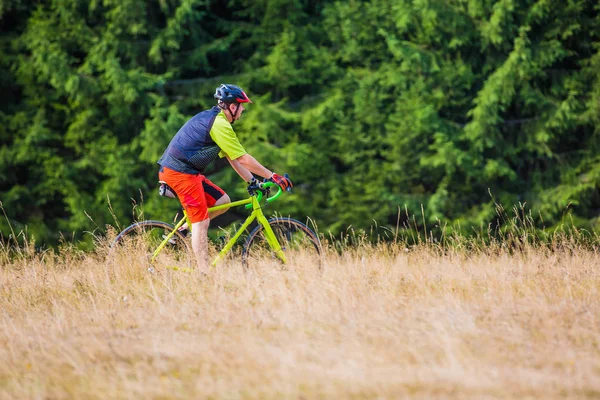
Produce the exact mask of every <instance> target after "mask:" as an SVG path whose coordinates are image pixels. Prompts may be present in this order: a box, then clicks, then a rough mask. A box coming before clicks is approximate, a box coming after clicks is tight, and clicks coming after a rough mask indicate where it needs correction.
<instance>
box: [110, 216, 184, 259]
mask: <svg viewBox="0 0 600 400" xmlns="http://www.w3.org/2000/svg"><path fill="white" fill-rule="evenodd" d="M173 229H174V227H173V225H171V224H168V223H166V222H162V221H154V220H148V221H140V222H137V223H135V224H133V225H130V226H128V227H127V228H125V229H124V230H123V231H122V232H121V233H119V234H118V235H117V237H116V238H115V240H114V241H113V243H112V244H111V247H110V251H109V255H110V258H111V259H112V260H113V262H118V263H126V264H128V265H130V264H133V265H134V266H139V267H140V268H144V269H147V270H149V271H154V270H155V269H156V268H170V269H187V270H191V268H192V265H195V259H194V254H193V252H192V249H191V245H190V243H188V240H186V238H185V237H184V236H183V235H181V234H180V233H179V232H175V234H174V235H173V236H172V237H171V238H170V239H169V242H168V243H167V244H166V245H165V246H164V247H163V248H162V249H161V250H160V251H159V252H158V254H157V255H156V257H153V255H154V252H155V251H156V250H157V249H158V247H159V245H160V244H161V243H162V242H163V241H164V239H165V237H166V236H167V235H168V234H169V233H171V232H172V231H173ZM193 263H194V264H193Z"/></svg>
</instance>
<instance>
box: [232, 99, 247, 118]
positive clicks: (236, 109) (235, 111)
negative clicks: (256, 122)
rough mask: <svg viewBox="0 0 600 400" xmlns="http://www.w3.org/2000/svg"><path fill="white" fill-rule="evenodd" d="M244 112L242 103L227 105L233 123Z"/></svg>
mask: <svg viewBox="0 0 600 400" xmlns="http://www.w3.org/2000/svg"><path fill="white" fill-rule="evenodd" d="M244 110H245V108H244V105H243V104H242V103H231V104H230V105H229V112H230V113H231V116H232V117H233V120H234V121H237V120H238V119H240V117H241V116H242V112H243V111H244Z"/></svg>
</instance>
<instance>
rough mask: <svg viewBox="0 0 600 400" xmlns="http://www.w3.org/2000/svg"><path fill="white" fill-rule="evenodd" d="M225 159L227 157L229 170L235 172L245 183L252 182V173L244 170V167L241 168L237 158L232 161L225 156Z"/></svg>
mask: <svg viewBox="0 0 600 400" xmlns="http://www.w3.org/2000/svg"><path fill="white" fill-rule="evenodd" d="M226 157H227V161H229V164H231V168H233V169H234V170H235V172H237V174H238V175H239V176H240V177H241V178H242V179H243V180H244V181H245V182H250V181H251V180H252V178H253V176H252V173H251V172H250V171H248V169H246V168H245V167H243V166H242V164H241V163H240V162H239V158H238V159H235V160H232V159H231V158H229V156H226ZM242 157H243V156H242Z"/></svg>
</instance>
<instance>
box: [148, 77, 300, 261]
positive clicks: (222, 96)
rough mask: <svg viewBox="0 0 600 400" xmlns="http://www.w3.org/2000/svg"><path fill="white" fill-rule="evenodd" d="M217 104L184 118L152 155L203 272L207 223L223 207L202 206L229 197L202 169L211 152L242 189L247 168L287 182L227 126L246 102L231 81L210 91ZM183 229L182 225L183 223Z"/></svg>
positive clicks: (251, 180)
mask: <svg viewBox="0 0 600 400" xmlns="http://www.w3.org/2000/svg"><path fill="white" fill-rule="evenodd" d="M214 97H215V99H216V100H217V105H216V106H214V107H212V108H211V109H209V110H205V111H202V112H200V113H198V114H196V115H195V116H193V117H192V118H190V119H189V120H188V121H187V122H186V123H185V124H184V125H183V126H182V127H181V128H180V129H179V131H178V132H177V134H175V136H174V137H173V139H172V140H171V142H170V143H169V146H168V147H167V149H166V150H165V152H164V154H163V155H162V157H161V158H160V160H158V164H159V165H160V169H159V173H158V179H159V180H160V181H163V182H165V183H167V184H168V185H169V186H170V187H171V188H173V190H174V191H175V192H176V193H177V197H178V198H179V201H180V202H181V204H182V206H183V208H185V210H186V212H187V214H188V217H189V220H190V222H191V223H192V248H193V250H194V254H195V256H196V261H197V263H198V269H199V270H200V271H201V272H203V273H208V272H209V270H208V226H209V223H210V220H211V219H212V218H215V217H216V216H217V215H220V214H222V213H224V212H225V211H226V209H225V210H219V211H215V212H212V213H210V214H209V213H208V207H212V206H216V205H222V204H227V203H230V202H231V200H230V198H229V196H228V195H227V194H226V193H225V192H224V191H223V189H221V188H220V187H218V186H217V185H215V184H214V183H212V182H211V181H210V180H208V179H207V178H206V177H205V176H204V175H203V172H204V170H205V169H206V167H207V166H208V165H209V164H210V163H211V162H213V161H214V160H215V159H216V158H217V156H219V157H226V158H227V160H228V161H229V163H230V164H231V167H232V168H233V169H234V170H235V172H237V173H238V175H239V176H240V177H241V178H242V179H243V180H244V181H246V182H247V183H248V185H249V186H248V188H249V189H248V190H249V192H251V190H252V187H255V186H256V185H257V184H258V181H257V180H256V178H255V177H254V175H253V174H256V175H258V176H261V177H263V178H266V179H269V180H270V181H272V182H274V183H276V184H277V185H279V186H280V187H281V188H282V189H283V190H286V189H288V188H291V187H292V186H293V185H292V182H291V181H290V180H289V179H288V178H287V177H284V176H281V175H278V174H276V173H274V172H273V171H271V170H269V169H267V168H265V167H264V166H263V165H262V164H260V163H259V162H258V161H257V160H256V159H255V158H254V157H252V156H251V155H250V154H248V152H246V150H245V149H244V147H243V146H242V144H241V143H240V141H239V139H238V137H237V135H236V134H235V132H234V131H233V127H232V125H233V123H234V122H235V121H237V120H238V119H240V117H241V116H242V112H243V111H244V110H245V107H244V104H246V103H252V101H251V100H250V98H249V97H248V96H247V95H246V93H244V91H243V90H242V89H241V88H240V87H239V86H236V85H229V84H222V85H220V86H219V87H218V88H217V89H216V91H215V94H214ZM184 229H187V227H186V226H184Z"/></svg>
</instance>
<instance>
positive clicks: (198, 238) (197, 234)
mask: <svg viewBox="0 0 600 400" xmlns="http://www.w3.org/2000/svg"><path fill="white" fill-rule="evenodd" d="M209 224H210V219H209V218H207V219H205V220H204V221H200V222H194V223H193V224H192V249H194V255H195V256H196V262H197V263H198V270H199V271H200V272H204V273H205V274H208V273H209V272H210V271H209V269H208V225H209Z"/></svg>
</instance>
